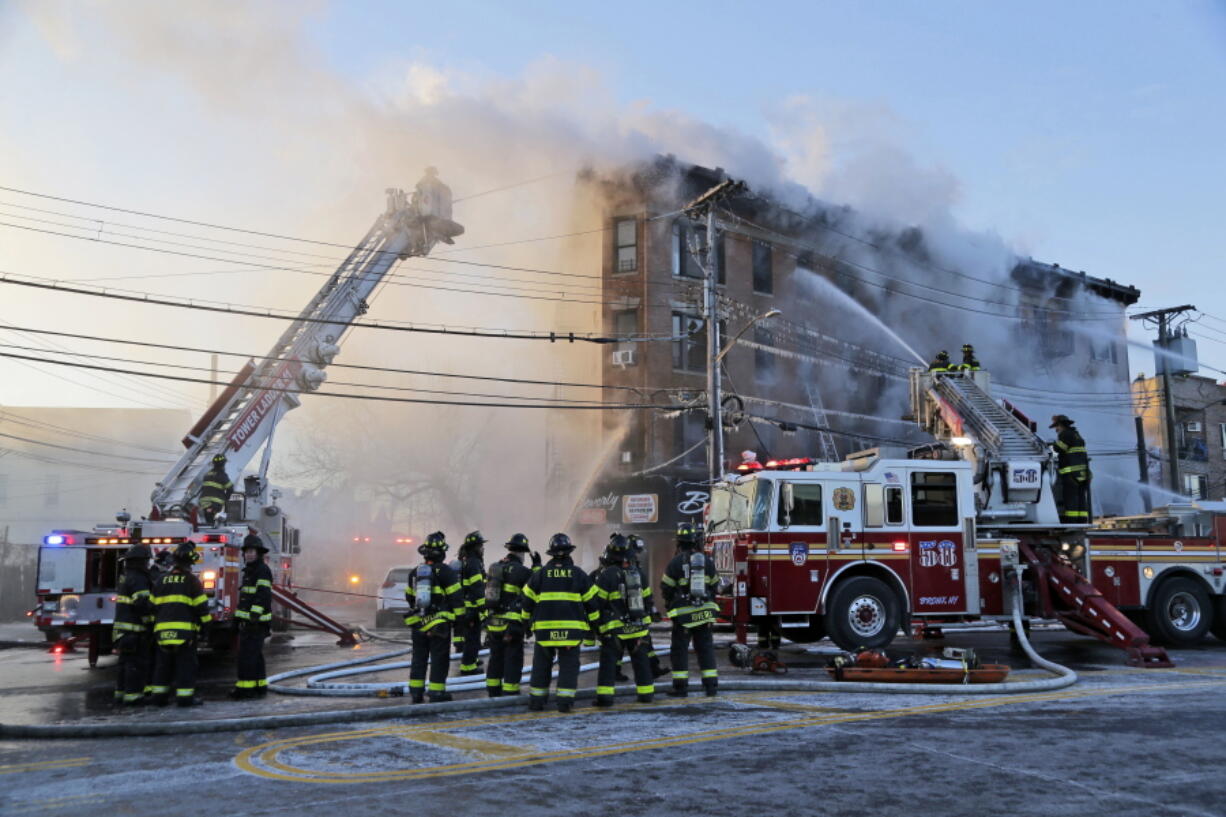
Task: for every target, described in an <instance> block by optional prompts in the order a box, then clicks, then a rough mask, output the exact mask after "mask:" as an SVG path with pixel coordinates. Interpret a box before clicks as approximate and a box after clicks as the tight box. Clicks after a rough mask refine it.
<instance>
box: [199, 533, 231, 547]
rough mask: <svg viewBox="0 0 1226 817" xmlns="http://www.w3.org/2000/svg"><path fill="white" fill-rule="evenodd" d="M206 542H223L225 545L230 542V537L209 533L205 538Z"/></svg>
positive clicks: (223, 534)
mask: <svg viewBox="0 0 1226 817" xmlns="http://www.w3.org/2000/svg"><path fill="white" fill-rule="evenodd" d="M204 541H205V542H221V543H222V544H223V545H224V544H226V543H227V542H229V541H230V537H229V535H228V534H225V533H209V534H206V535H205V537H204Z"/></svg>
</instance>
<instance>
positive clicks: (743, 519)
mask: <svg viewBox="0 0 1226 817" xmlns="http://www.w3.org/2000/svg"><path fill="white" fill-rule="evenodd" d="M761 484H762V480H756V479H755V480H750V481H749V482H742V483H737V484H730V483H725V484H722V485H717V486H715V489H714V490H713V491H712V492H711V513H710V517H709V519H710V526H711V532H712V533H718V532H720V531H739V530H745V529H747V528H752V527H754V526H755V520H756V519H757V517H758V516H759V514H758V513H756V506H757V499H756V498H757V496H758V494H759V486H760V485H761ZM766 489H767V490H766V492H765V493H766V495H767V496H768V497H769V495H770V486H769V485H767V486H766Z"/></svg>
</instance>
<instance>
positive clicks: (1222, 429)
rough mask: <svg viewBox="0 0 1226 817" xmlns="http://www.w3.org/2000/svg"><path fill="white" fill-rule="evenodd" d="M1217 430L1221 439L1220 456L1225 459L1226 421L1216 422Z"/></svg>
mask: <svg viewBox="0 0 1226 817" xmlns="http://www.w3.org/2000/svg"><path fill="white" fill-rule="evenodd" d="M1217 431H1218V436H1219V437H1220V438H1221V440H1222V458H1223V459H1226V423H1218V424H1217Z"/></svg>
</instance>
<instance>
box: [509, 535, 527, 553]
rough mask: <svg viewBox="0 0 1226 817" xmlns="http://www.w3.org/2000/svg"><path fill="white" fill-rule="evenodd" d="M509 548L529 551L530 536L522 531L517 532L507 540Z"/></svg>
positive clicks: (519, 551) (520, 551) (515, 550)
mask: <svg viewBox="0 0 1226 817" xmlns="http://www.w3.org/2000/svg"><path fill="white" fill-rule="evenodd" d="M507 550H510V551H514V552H517V553H527V552H528V537H527V536H524V535H523V534H522V533H517V534H515V535H514V536H512V537H511V538H510V539H508V540H507Z"/></svg>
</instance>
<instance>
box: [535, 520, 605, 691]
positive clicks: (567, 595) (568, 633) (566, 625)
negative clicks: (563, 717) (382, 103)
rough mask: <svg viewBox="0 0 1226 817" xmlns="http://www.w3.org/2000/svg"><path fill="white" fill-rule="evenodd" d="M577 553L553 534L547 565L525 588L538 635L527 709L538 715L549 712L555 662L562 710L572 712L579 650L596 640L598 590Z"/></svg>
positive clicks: (567, 540)
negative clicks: (577, 563)
mask: <svg viewBox="0 0 1226 817" xmlns="http://www.w3.org/2000/svg"><path fill="white" fill-rule="evenodd" d="M574 549H575V545H574V543H573V542H571V541H570V537H569V536H567V535H566V534H565V533H555V534H554V535H553V536H551V537H550V538H549V548H548V549H547V550H546V551H545V552H546V553H548V554H549V556H550V559H549V561H548V562H546V563H545V566H544V567H542V568H541V569H540V570H538V571H536V572H534V573H533V574H532V578H530V579H528V584H527V585H525V586H524V593H523V595H524V599H523V609H524V613H526V614H527V616H528V620H529V621H530V622H531V629H532V633H533V635H534V636H536V648H535V650H533V653H532V675H531V677H530V678H529V680H528V692H529V697H528V708H529V709H531V710H532V711H534V712H540V711H541V710H543V709H544V708H545V701H546V699H547V698H548V697H549V676H550V675H551V674H552V670H553V662H554V659H555V658H556V659H557V661H558V690H557V696H558V711H559V712H569V711H571V708H572V707H573V706H574V703H575V687H576V686H577V685H578V683H579V645H580V644H581V643H582V642H584V641H589V640H592V639H593V635H592V626H593V624H594V623H595V622H596V620H597V619H598V618H599V617H600V609H599V605H598V603H597V601H596V588H595V586H593V585H592V580H591V578H590V577H589V576H588V575H587V574H586V573H584V572H583V571H582V570H581V569H579V568H578V567H576V566H575V563H574V561H573V560H572V559H571V557H570V554H571V551H573V550H574Z"/></svg>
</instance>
